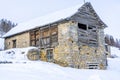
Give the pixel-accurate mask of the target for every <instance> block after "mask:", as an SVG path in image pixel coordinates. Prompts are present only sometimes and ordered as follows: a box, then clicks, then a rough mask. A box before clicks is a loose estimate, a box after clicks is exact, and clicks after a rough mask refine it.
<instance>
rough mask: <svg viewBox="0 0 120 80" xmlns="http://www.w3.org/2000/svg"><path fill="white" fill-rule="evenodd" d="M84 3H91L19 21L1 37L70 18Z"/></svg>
mask: <svg viewBox="0 0 120 80" xmlns="http://www.w3.org/2000/svg"><path fill="white" fill-rule="evenodd" d="M86 5H90V6H91V4H90V3H89V2H87V3H85V4H84V5H83V6H82V7H80V5H77V6H74V7H71V8H67V9H64V10H60V11H57V12H54V13H51V14H48V15H45V16H42V17H39V18H36V19H33V20H30V21H28V22H25V23H20V24H18V25H17V26H16V27H14V28H12V29H11V30H10V31H9V32H7V33H6V34H5V35H4V36H3V37H9V36H12V35H15V34H18V33H21V32H24V31H28V30H31V29H34V28H37V27H42V26H44V25H47V24H51V23H54V22H56V21H59V20H63V19H66V18H70V17H71V16H73V15H74V14H75V13H76V12H77V11H78V10H80V9H81V8H83V7H84V6H86ZM91 7H92V6H91ZM98 17H99V16H98ZM99 21H101V20H99ZM103 24H104V23H103Z"/></svg>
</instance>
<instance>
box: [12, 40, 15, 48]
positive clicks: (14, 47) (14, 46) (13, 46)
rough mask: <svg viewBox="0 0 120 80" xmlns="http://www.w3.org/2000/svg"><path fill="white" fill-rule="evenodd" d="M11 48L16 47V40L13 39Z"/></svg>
mask: <svg viewBox="0 0 120 80" xmlns="http://www.w3.org/2000/svg"><path fill="white" fill-rule="evenodd" d="M12 42H13V48H16V40H13V41H12Z"/></svg>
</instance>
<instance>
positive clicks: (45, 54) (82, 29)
mask: <svg viewBox="0 0 120 80" xmlns="http://www.w3.org/2000/svg"><path fill="white" fill-rule="evenodd" d="M106 27H107V25H106V24H105V23H104V22H103V21H102V20H101V19H100V18H99V16H98V15H97V13H96V12H95V10H94V9H93V7H92V5H91V3H89V2H87V3H85V4H84V5H82V6H81V7H79V6H75V7H72V8H68V9H64V10H61V11H58V12H55V13H52V14H49V15H46V16H42V17H40V18H37V19H34V20H31V21H29V22H26V23H22V24H19V25H18V26H16V27H14V28H13V29H11V30H10V31H9V32H8V33H7V34H5V35H4V38H5V48H6V49H10V48H23V47H29V46H36V47H38V48H39V49H40V52H41V53H40V59H41V60H43V61H48V62H54V63H57V64H59V65H62V66H70V67H74V68H85V69H106V66H107V57H106V53H105V41H104V29H105V28H106Z"/></svg>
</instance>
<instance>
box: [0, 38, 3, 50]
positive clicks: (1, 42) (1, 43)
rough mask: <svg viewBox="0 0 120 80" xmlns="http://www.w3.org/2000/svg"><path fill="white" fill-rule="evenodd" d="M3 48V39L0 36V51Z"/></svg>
mask: <svg viewBox="0 0 120 80" xmlns="http://www.w3.org/2000/svg"><path fill="white" fill-rule="evenodd" d="M3 49H4V39H3V38H0V51H1V50H3Z"/></svg>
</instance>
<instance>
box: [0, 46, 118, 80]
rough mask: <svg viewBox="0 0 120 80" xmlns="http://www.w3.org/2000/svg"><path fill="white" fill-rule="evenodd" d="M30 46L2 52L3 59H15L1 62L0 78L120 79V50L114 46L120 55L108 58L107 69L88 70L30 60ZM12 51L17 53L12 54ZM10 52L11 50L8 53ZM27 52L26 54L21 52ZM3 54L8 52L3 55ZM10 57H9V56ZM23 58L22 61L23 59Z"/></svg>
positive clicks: (48, 79)
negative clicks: (28, 55) (9, 62)
mask: <svg viewBox="0 0 120 80" xmlns="http://www.w3.org/2000/svg"><path fill="white" fill-rule="evenodd" d="M28 49H30V48H24V49H11V50H7V51H1V52H0V54H1V55H0V58H1V60H5V59H4V58H6V59H8V60H10V59H11V60H13V61H14V62H13V63H12V64H0V80H120V77H119V74H120V68H119V66H120V57H119V55H118V54H120V51H119V50H118V49H115V48H112V50H113V52H114V53H115V51H117V53H115V54H116V55H117V56H118V57H117V58H108V68H107V70H88V69H75V68H69V67H61V66H59V65H56V64H53V63H47V62H42V61H29V60H28V59H27V58H26V57H24V56H25V55H26V53H27V51H28ZM11 51H14V52H15V53H14V54H12V52H11ZM8 52H11V53H9V54H8ZM21 52H25V54H24V55H23V54H21ZM3 54H6V55H4V56H3ZM8 57H9V58H8ZM21 60H22V61H21Z"/></svg>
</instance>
